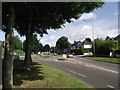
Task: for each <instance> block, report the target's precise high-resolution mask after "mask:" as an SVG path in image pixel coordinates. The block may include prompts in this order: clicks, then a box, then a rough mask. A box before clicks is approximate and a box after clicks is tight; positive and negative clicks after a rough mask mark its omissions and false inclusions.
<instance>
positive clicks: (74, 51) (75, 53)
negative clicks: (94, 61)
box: [71, 49, 84, 55]
mask: <svg viewBox="0 0 120 90" xmlns="http://www.w3.org/2000/svg"><path fill="white" fill-rule="evenodd" d="M71 53H74V55H83V54H84V53H83V49H74V50H71Z"/></svg>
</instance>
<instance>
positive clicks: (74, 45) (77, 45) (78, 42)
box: [71, 41, 83, 50]
mask: <svg viewBox="0 0 120 90" xmlns="http://www.w3.org/2000/svg"><path fill="white" fill-rule="evenodd" d="M79 48H83V45H82V42H81V41H74V43H73V44H72V46H71V49H72V50H73V49H79Z"/></svg>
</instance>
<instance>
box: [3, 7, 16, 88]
mask: <svg viewBox="0 0 120 90" xmlns="http://www.w3.org/2000/svg"><path fill="white" fill-rule="evenodd" d="M14 24H15V9H14V7H13V6H11V7H10V10H9V16H8V24H7V26H6V31H5V53H4V60H3V65H2V69H3V70H2V85H3V90H6V89H9V90H12V87H13V53H14V43H13V42H14V40H13V37H14V34H13V26H14Z"/></svg>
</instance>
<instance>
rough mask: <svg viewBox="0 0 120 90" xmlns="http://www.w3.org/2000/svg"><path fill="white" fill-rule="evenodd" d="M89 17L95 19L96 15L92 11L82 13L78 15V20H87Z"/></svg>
mask: <svg viewBox="0 0 120 90" xmlns="http://www.w3.org/2000/svg"><path fill="white" fill-rule="evenodd" d="M89 19H96V15H95V14H94V13H92V12H91V13H84V14H82V16H81V17H80V20H89Z"/></svg>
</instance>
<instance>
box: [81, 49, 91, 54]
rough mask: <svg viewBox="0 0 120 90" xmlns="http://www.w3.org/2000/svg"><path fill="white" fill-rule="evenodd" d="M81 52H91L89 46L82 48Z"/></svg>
mask: <svg viewBox="0 0 120 90" xmlns="http://www.w3.org/2000/svg"><path fill="white" fill-rule="evenodd" d="M83 52H84V53H89V52H91V48H83Z"/></svg>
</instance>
